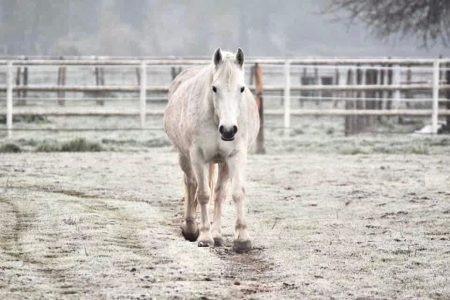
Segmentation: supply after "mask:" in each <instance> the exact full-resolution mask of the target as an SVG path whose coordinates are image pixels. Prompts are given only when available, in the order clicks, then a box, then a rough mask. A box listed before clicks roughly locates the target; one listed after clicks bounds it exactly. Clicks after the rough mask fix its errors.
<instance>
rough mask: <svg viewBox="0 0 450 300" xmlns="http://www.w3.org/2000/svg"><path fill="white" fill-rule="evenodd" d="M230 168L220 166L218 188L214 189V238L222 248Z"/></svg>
mask: <svg viewBox="0 0 450 300" xmlns="http://www.w3.org/2000/svg"><path fill="white" fill-rule="evenodd" d="M229 178H230V176H229V171H228V166H227V164H225V163H221V164H219V176H218V177H217V183H216V187H215V189H214V218H213V223H212V228H211V232H212V236H213V239H214V245H215V246H222V245H223V239H222V234H221V229H220V226H221V219H222V211H223V203H224V202H225V199H226V197H227V187H228V182H229Z"/></svg>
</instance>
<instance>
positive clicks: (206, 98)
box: [198, 65, 214, 115]
mask: <svg viewBox="0 0 450 300" xmlns="http://www.w3.org/2000/svg"><path fill="white" fill-rule="evenodd" d="M213 68H214V67H213V66H212V65H209V66H207V67H205V70H204V73H203V72H202V74H201V76H200V81H201V82H199V84H198V88H199V89H200V94H201V96H202V97H201V100H200V101H201V110H202V112H203V113H204V114H208V115H209V114H214V104H213V99H212V94H211V85H212V78H213Z"/></svg>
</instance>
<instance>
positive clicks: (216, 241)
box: [214, 236, 223, 247]
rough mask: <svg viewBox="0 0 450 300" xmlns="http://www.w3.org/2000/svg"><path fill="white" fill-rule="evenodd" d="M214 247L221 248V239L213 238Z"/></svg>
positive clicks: (218, 237) (219, 237)
mask: <svg viewBox="0 0 450 300" xmlns="http://www.w3.org/2000/svg"><path fill="white" fill-rule="evenodd" d="M214 246H215V247H222V246H223V238H222V237H221V236H216V237H215V238H214Z"/></svg>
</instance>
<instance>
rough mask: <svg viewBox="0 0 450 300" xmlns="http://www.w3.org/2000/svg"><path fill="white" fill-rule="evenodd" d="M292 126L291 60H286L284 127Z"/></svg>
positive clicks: (286, 129) (286, 128)
mask: <svg viewBox="0 0 450 300" xmlns="http://www.w3.org/2000/svg"><path fill="white" fill-rule="evenodd" d="M290 127H291V62H290V61H289V60H286V61H285V62H284V129H285V133H287V131H288V129H289V128H290Z"/></svg>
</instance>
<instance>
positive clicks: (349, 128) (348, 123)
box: [345, 68, 355, 136]
mask: <svg viewBox="0 0 450 300" xmlns="http://www.w3.org/2000/svg"><path fill="white" fill-rule="evenodd" d="M353 83H354V81H353V71H352V69H350V68H349V69H348V71H347V85H352V84H353ZM345 96H346V97H347V98H353V97H354V93H353V92H352V91H347V92H345ZM345 109H346V110H351V109H355V103H354V100H350V99H345ZM354 118H355V117H354V116H345V135H346V136H347V135H350V134H353V131H354Z"/></svg>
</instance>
